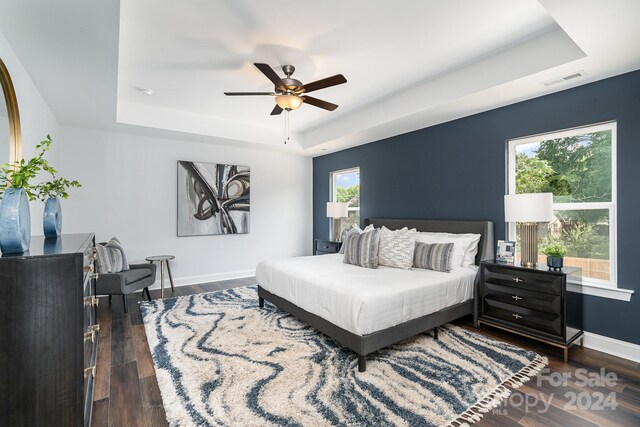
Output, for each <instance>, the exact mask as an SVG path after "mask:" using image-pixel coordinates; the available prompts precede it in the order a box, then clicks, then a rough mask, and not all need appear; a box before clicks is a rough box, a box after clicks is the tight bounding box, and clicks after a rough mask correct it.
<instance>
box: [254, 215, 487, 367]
mask: <svg viewBox="0 0 640 427" xmlns="http://www.w3.org/2000/svg"><path fill="white" fill-rule="evenodd" d="M369 224H372V225H373V226H374V227H382V226H385V227H387V228H388V229H390V230H396V229H400V228H403V227H408V228H410V229H411V228H416V229H417V230H418V231H431V232H448V233H475V234H480V235H481V237H480V242H478V255H476V260H475V261H476V265H480V262H481V261H484V260H493V259H494V246H493V244H494V240H493V222H490V221H444V220H442V221H440V220H426V219H366V220H365V226H366V225H369ZM478 277H479V273H478V276H476V280H475V291H474V296H476V297H475V298H474V299H472V300H469V301H465V302H463V303H461V304H456V305H454V306H451V307H447V308H445V309H442V310H440V311H437V312H435V313H431V314H428V315H426V316H422V317H419V318H417V319H413V320H409V321H407V322H404V323H401V324H399V325H396V326H392V327H390V328H387V329H383V330H381V331H377V332H374V333H372V334H367V335H356V334H354V333H352V332H349V331H347V330H345V329H342V328H340V327H338V326H336V325H334V324H333V323H331V322H329V321H327V320H325V319H323V318H322V317H320V316H317V315H315V314H312V313H309V312H308V311H306V310H303V309H301V308H300V307H298V306H297V305H295V304H293V303H291V302H289V301H287V300H286V299H284V298H282V297H279V296H277V295H274V294H272V293H271V292H269V291H267V290H265V289H263V288H262V287H261V286H258V301H259V305H260V307H264V300H265V299H266V300H267V301H269V302H271V303H273V304H274V305H276V306H277V307H279V308H280V309H282V310H284V311H286V312H288V313H289V314H291V315H292V316H294V317H296V318H298V319H300V320H301V321H303V322H305V323H307V324H308V325H310V326H312V327H313V328H315V329H317V330H319V331H320V332H322V333H324V334H325V335H327V336H329V337H331V338H332V339H334V340H335V341H337V342H339V343H340V344H342V345H343V346H345V347H347V348H349V349H351V350H353V351H354V352H356V353H357V354H358V370H359V371H360V372H364V371H366V370H367V358H366V356H367V354H369V353H372V352H374V351H376V350H380V349H381V348H384V347H387V346H389V345H392V344H395V343H397V342H399V341H402V340H404V339H407V338H410V337H412V336H414V335H417V334H420V333H423V332H425V331H428V330H430V329H433V334H434V338H435V339H438V327H439V326H442V325H444V324H446V323H448V322H451V321H454V320H456V319H459V318H460V317H463V316H466V315H469V314H474V323H475V322H476V319H475V313H476V312H477V310H476V309H475V301H477V300H478V298H477V295H476V293H477V289H478Z"/></svg>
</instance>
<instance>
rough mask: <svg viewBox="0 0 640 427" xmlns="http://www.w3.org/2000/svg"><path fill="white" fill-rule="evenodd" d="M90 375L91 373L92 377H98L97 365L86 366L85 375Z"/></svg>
mask: <svg viewBox="0 0 640 427" xmlns="http://www.w3.org/2000/svg"><path fill="white" fill-rule="evenodd" d="M89 375H91V378H95V377H96V367H95V366H92V367H90V368H86V369H85V370H84V377H85V378H87V377H88V376H89Z"/></svg>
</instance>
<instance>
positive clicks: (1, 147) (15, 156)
mask: <svg viewBox="0 0 640 427" xmlns="http://www.w3.org/2000/svg"><path fill="white" fill-rule="evenodd" d="M0 84H2V98H3V99H0V164H3V163H13V162H14V161H17V160H19V159H21V158H22V143H21V140H20V114H19V113H18V100H17V99H16V91H15V90H14V88H13V82H12V81H11V76H10V75H9V70H7V67H6V66H5V65H4V62H2V59H0Z"/></svg>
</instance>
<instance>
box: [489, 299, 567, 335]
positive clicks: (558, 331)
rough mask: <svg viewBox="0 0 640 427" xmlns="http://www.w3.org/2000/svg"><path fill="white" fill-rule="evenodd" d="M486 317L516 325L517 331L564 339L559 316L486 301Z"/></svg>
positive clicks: (494, 301)
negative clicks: (542, 333)
mask: <svg viewBox="0 0 640 427" xmlns="http://www.w3.org/2000/svg"><path fill="white" fill-rule="evenodd" d="M482 308H483V312H484V316H486V317H490V318H494V319H499V320H501V321H503V323H504V322H506V323H508V324H511V325H514V327H515V328H516V329H521V328H522V327H524V328H529V329H531V330H533V331H536V332H545V333H547V334H550V335H553V336H556V337H562V336H563V334H562V318H561V316H559V315H554V314H550V313H545V312H541V311H537V310H531V309H528V308H526V307H520V306H517V305H513V304H505V303H503V302H500V301H496V300H491V299H485V300H484V302H483V307H482Z"/></svg>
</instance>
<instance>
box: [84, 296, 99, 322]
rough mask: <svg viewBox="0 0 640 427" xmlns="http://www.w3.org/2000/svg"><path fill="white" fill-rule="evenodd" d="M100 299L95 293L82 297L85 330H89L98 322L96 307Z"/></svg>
mask: <svg viewBox="0 0 640 427" xmlns="http://www.w3.org/2000/svg"><path fill="white" fill-rule="evenodd" d="M99 301H100V300H99V299H98V297H96V296H94V295H90V296H86V297H83V298H82V303H83V305H84V307H83V313H84V322H83V325H84V330H87V328H89V327H90V326H93V325H95V324H96V323H97V322H96V307H97V305H98V302H99Z"/></svg>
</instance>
